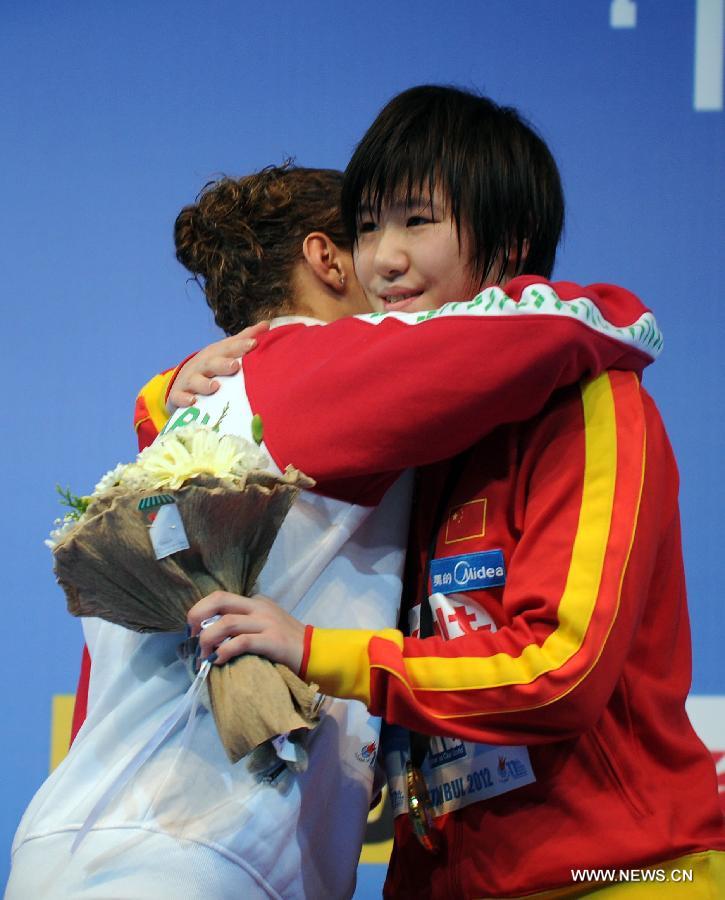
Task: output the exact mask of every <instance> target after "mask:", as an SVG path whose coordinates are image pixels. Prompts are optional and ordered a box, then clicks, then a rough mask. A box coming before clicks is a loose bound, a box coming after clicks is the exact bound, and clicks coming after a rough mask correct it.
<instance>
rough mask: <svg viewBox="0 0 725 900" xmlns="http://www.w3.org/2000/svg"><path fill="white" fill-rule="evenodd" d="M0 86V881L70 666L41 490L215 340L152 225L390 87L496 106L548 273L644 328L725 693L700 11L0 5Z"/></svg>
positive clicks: (709, 644)
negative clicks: (654, 358) (532, 179)
mask: <svg viewBox="0 0 725 900" xmlns="http://www.w3.org/2000/svg"><path fill="white" fill-rule="evenodd" d="M698 23H699V24H698ZM0 75H1V76H2V77H1V81H0V84H1V85H2V87H1V88H0V122H1V123H2V140H1V141H0V163H1V164H0V179H1V180H2V190H1V191H0V196H1V197H2V219H3V229H2V238H1V240H0V259H1V261H2V269H1V277H2V289H3V310H4V313H3V320H4V334H5V345H6V349H5V352H4V353H3V355H2V397H3V399H2V403H3V405H4V407H5V409H6V411H7V415H5V416H4V419H3V440H2V443H1V445H0V446H1V449H0V463H1V464H2V471H3V472H4V478H3V481H4V485H5V488H4V489H5V497H6V500H5V502H4V504H3V506H4V509H5V514H4V516H3V518H2V552H3V568H2V571H3V619H4V624H5V630H4V633H5V669H7V672H8V673H9V690H8V691H7V698H6V714H5V716H4V725H3V740H2V743H1V744H0V778H2V797H3V803H2V812H0V846H1V847H2V849H1V850H0V854H1V855H0V883H3V881H4V878H5V876H6V873H7V863H8V857H9V846H10V842H11V839H12V834H13V832H14V829H15V827H16V825H17V821H18V819H19V817H20V815H21V813H22V810H23V808H24V807H25V805H26V804H27V802H28V800H29V799H30V797H31V796H32V794H33V792H34V791H35V789H36V788H37V787H38V785H39V784H40V782H41V781H42V779H43V778H44V776H45V775H46V773H47V771H48V764H49V763H48V760H49V734H50V707H51V697H52V695H54V694H62V693H69V692H72V691H73V690H74V688H75V679H76V676H77V670H78V662H79V658H80V650H81V646H82V639H81V634H80V628H79V625H78V623H77V622H76V621H74V620H72V619H71V618H70V617H69V616H68V615H67V613H66V612H65V604H64V600H63V596H62V594H61V592H60V590H59V589H58V588H57V587H56V586H55V584H54V580H53V576H52V573H51V564H50V557H49V553H48V551H47V549H46V548H45V547H44V546H43V543H42V542H43V539H44V537H45V536H46V533H47V530H48V528H49V526H50V523H51V522H52V520H53V518H54V517H55V516H56V515H57V512H58V507H57V503H56V499H57V498H56V496H55V490H54V486H55V484H56V482H62V483H63V484H70V485H72V486H73V487H74V488H75V489H77V490H80V491H85V490H88V489H89V488H91V487H92V485H93V484H94V483H95V480H96V478H97V476H98V475H99V474H100V473H102V472H104V471H106V469H108V468H110V467H111V466H112V465H113V464H115V463H116V462H117V461H120V460H128V459H130V458H131V457H132V455H133V453H134V448H135V441H134V436H133V432H132V430H131V415H132V405H133V398H134V396H135V393H136V391H137V389H138V387H139V386H140V385H141V384H142V383H143V382H144V381H145V380H146V379H147V378H148V377H149V376H150V375H152V374H153V373H155V372H156V371H158V370H159V369H160V368H164V367H167V366H169V365H171V364H174V363H175V362H176V361H178V360H179V359H180V358H182V357H183V356H185V355H186V354H187V353H188V352H189V351H190V350H192V349H195V348H196V347H198V346H200V345H202V344H203V343H205V342H207V341H208V340H210V339H213V338H214V337H216V335H217V332H216V330H215V328H214V326H213V324H212V322H211V318H210V314H209V313H208V311H207V309H206V306H205V305H204V303H203V301H202V299H201V295H200V294H199V292H198V291H197V290H196V289H193V286H192V287H189V288H187V286H186V284H185V275H184V270H182V268H181V267H180V266H179V265H178V264H177V263H176V261H175V259H174V255H173V243H172V238H171V229H172V223H173V220H174V218H175V216H176V214H177V212H178V210H179V209H180V208H181V206H182V205H184V204H185V203H188V202H190V201H191V200H192V199H193V198H194V196H195V194H196V192H197V190H198V189H199V188H200V187H201V185H202V184H204V182H206V181H207V180H208V179H209V178H210V177H213V176H214V175H216V174H219V173H222V172H224V173H228V174H242V173H244V172H247V171H250V170H252V169H255V168H258V167H261V166H263V165H266V164H268V163H272V162H279V161H281V160H283V159H284V158H285V157H287V156H294V157H296V159H297V161H298V162H299V163H300V164H303V165H320V166H333V167H340V168H342V167H344V165H345V163H346V161H347V159H348V157H349V155H350V152H351V150H352V148H353V146H354V144H355V142H356V140H357V139H358V138H359V137H360V136H361V135H362V133H363V131H364V130H365V128H366V126H367V125H368V124H369V122H370V121H371V120H372V118H373V117H374V115H375V113H376V112H377V110H378V109H379V108H380V107H381V106H382V104H383V103H384V102H385V101H386V100H387V99H388V98H389V97H390V96H391V95H393V94H394V93H396V92H397V91H399V90H401V89H403V88H405V87H408V86H410V85H412V84H415V83H421V82H444V83H455V84H458V85H461V86H468V87H476V88H479V89H481V90H483V91H484V92H486V93H488V94H490V95H491V96H492V97H494V98H495V99H496V100H498V101H500V102H505V103H512V104H514V105H516V106H518V107H519V108H520V109H521V110H522V111H523V112H524V113H525V114H526V115H527V116H528V117H529V118H530V119H531V120H532V121H533V122H534V123H535V124H536V125H537V126H538V127H539V129H540V131H541V132H542V134H543V135H544V137H545V138H546V140H547V141H548V142H549V143H550V145H551V147H552V149H553V150H554V153H555V155H556V156H557V158H558V160H559V162H560V165H561V170H562V174H563V178H564V183H565V189H566V193H567V198H568V219H567V227H566V234H565V240H564V243H563V246H562V250H561V253H560V256H559V263H558V266H557V271H556V274H557V275H558V276H560V277H566V278H570V279H572V280H577V281H579V282H584V283H587V282H592V281H600V280H608V281H615V282H619V283H622V284H624V285H626V286H628V287H630V288H631V289H632V290H634V291H635V292H637V293H638V294H640V295H641V296H642V297H643V298H644V299H645V301H646V302H647V303H649V304H650V305H651V306H652V307H653V308H654V309H655V311H656V313H657V316H658V319H659V322H660V325H661V326H662V328H663V329H664V332H665V336H666V352H665V354H664V356H663V357H662V358H661V359H660V361H659V362H658V363H657V364H656V366H654V367H653V369H652V370H651V371H650V372H648V373H647V377H646V383H647V385H648V387H649V389H650V391H651V392H652V393H653V394H654V396H655V398H656V400H657V401H658V403H659V405H660V407H661V409H662V411H663V414H664V417H665V420H666V422H667V423H668V426H669V431H670V435H671V438H672V442H673V444H674V447H675V451H676V453H677V456H678V459H679V463H680V469H681V475H682V490H681V496H682V516H683V525H684V541H685V552H686V561H687V568H688V579H689V590H690V598H691V612H692V628H693V638H694V684H693V691H694V693H696V694H698V695H708V694H709V695H725V673H723V669H722V666H721V663H720V659H721V656H722V648H723V646H724V644H725V626H724V625H723V615H722V599H721V598H722V578H721V570H720V564H719V562H718V560H719V559H720V556H721V554H722V547H721V544H722V536H721V535H722V520H721V515H722V511H723V500H724V499H725V498H724V494H723V478H722V474H721V467H722V462H723V453H722V449H723V432H724V426H723V399H722V398H723V390H724V388H725V377H724V371H723V362H722V357H723V353H722V341H723V335H724V331H723V318H724V315H725V314H724V312H723V309H724V305H723V302H722V290H723V284H724V283H725V271H724V268H725V264H724V263H723V210H725V196H724V195H725V189H724V188H725V179H724V178H723V159H724V158H725V157H724V155H723V146H724V142H723V105H722V96H723V0H642V2H636V3H634V2H629V0H624V2H621V0H613V2H611V0H516V2H511V0H458V2H456V3H455V4H449V5H448V8H446V7H445V6H444V5H442V4H441V3H440V2H430V0H414V2H413V0H398V2H396V3H390V2H380V0H368V2H367V3H365V4H359V5H356V6H353V5H352V4H345V3H338V4H337V5H335V4H330V3H323V2H321V0H309V2H307V3H304V4H301V3H292V2H289V0H279V2H277V3H275V4H264V5H261V4H257V3H251V2H236V3H235V2H232V0H206V2H205V3H204V4H203V5H202V4H200V3H192V2H188V0H183V2H179V0H177V2H173V3H172V2H153V0H143V2H141V0H126V2H124V3H123V4H121V3H112V2H108V0H75V2H73V3H65V4H59V3H51V2H42V0H36V2H34V3H27V2H21V0H3V2H2V3H0ZM6 683H7V679H6ZM702 708H704V709H707V710H710V711H711V710H716V709H717V703H715V704H710V705H705V706H704V707H702ZM708 715H709V716H710V717H711V718H712V716H713V715H716V713H712V712H709V713H708ZM722 715H723V719H725V713H723V714H722ZM703 727H705V728H707V727H711V728H712V729H713V731H714V733H715V734H716V737H715V738H711V741H713V740H714V741H718V740H720V738H718V737H717V733H718V732H717V727H718V726H717V723H716V722H715V723H714V722H712V721H711V722H710V723H709V726H707V725H705V726H703ZM713 749H715V750H716V751H717V750H718V748H717V747H714V748H713ZM719 749H720V750H725V738H722V745H721V747H720V748H719ZM379 879H380V872H379V870H378V869H375V868H373V869H366V871H365V873H364V875H363V880H362V881H361V885H360V888H359V891H358V893H359V895H360V896H376V895H377V894H378V887H377V884H378V883H379Z"/></svg>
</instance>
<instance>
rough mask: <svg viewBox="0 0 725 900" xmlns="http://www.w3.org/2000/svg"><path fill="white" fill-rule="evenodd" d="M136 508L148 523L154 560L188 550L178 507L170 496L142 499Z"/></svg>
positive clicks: (158, 495)
mask: <svg viewBox="0 0 725 900" xmlns="http://www.w3.org/2000/svg"><path fill="white" fill-rule="evenodd" d="M138 506H139V509H140V510H141V511H142V512H143V513H144V514H145V516H146V519H147V521H148V522H149V523H150V528H149V537H150V538H151V546H152V547H153V548H154V553H155V554H156V559H164V558H165V557H167V556H171V554H172V553H178V552H179V550H188V549H189V539H188V537H187V536H186V531H185V529H184V523H183V522H182V521H181V515H180V513H179V507H178V506H177V505H176V502H175V501H174V498H173V497H172V496H171V495H170V494H157V495H156V496H155V497H144V499H143V500H141V502H140V503H139V505H138Z"/></svg>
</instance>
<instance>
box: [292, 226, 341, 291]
mask: <svg viewBox="0 0 725 900" xmlns="http://www.w3.org/2000/svg"><path fill="white" fill-rule="evenodd" d="M302 254H303V256H304V258H305V261H306V262H307V264H308V265H309V267H310V269H311V270H312V272H313V273H314V274H315V276H316V277H317V278H319V280H320V281H321V282H322V283H323V284H324V285H326V286H327V287H328V288H330V289H331V290H333V291H335V292H336V293H338V294H341V293H343V292H344V290H345V283H346V281H347V272H346V271H345V265H344V261H343V260H342V258H341V255H340V252H339V251H338V248H337V244H335V242H334V241H333V240H332V238H330V237H328V235H326V234H325V233H324V232H323V231H311V232H310V233H309V234H308V235H307V237H306V238H305V239H304V241H303V242H302Z"/></svg>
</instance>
